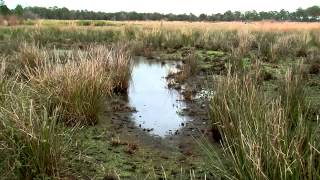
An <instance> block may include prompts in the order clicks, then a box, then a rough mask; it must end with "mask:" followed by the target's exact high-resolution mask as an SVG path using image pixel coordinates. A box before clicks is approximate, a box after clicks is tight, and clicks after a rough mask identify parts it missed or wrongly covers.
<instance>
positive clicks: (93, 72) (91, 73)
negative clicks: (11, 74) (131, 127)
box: [26, 46, 131, 124]
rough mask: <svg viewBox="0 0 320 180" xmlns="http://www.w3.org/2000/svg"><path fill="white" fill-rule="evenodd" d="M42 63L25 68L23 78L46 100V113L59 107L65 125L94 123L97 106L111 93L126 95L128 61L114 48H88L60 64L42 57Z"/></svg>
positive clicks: (72, 54)
mask: <svg viewBox="0 0 320 180" xmlns="http://www.w3.org/2000/svg"><path fill="white" fill-rule="evenodd" d="M54 57H56V56H54ZM43 63H44V64H43V65H41V67H37V68H34V67H33V66H26V72H28V73H27V75H26V77H28V78H27V79H28V80H29V81H30V84H31V85H32V86H33V87H34V88H36V89H38V91H39V92H41V93H43V95H44V96H46V97H47V98H48V99H50V102H51V104H50V105H49V107H50V108H49V109H52V108H54V107H59V106H61V108H62V113H61V114H60V116H61V117H60V118H61V119H63V120H64V121H65V122H66V123H67V124H78V123H81V124H95V123H97V120H98V114H99V112H100V111H101V108H100V107H101V103H102V102H103V101H104V100H106V99H107V98H108V97H110V96H111V95H112V93H114V92H126V90H127V88H128V81H129V78H130V75H131V69H130V65H129V63H130V58H129V56H128V54H126V53H125V51H124V49H117V47H113V48H111V49H110V48H108V47H106V46H90V47H89V48H88V49H86V50H84V51H81V50H76V51H75V52H74V53H71V54H70V55H69V56H68V57H66V59H64V60H63V61H61V60H60V59H54V60H50V55H49V54H45V55H44V62H43Z"/></svg>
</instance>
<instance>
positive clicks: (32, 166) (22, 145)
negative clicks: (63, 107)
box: [0, 79, 67, 179]
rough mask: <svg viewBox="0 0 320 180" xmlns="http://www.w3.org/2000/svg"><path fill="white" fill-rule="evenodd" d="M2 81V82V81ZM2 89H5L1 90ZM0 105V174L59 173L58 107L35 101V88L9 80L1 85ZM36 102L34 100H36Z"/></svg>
mask: <svg viewBox="0 0 320 180" xmlns="http://www.w3.org/2000/svg"><path fill="white" fill-rule="evenodd" d="M2 84H3V83H2ZM4 89H5V90H4ZM2 90H4V91H2V94H1V96H2V97H1V106H0V119H1V124H0V130H1V133H0V151H1V155H0V159H1V163H0V167H1V168H0V169H1V170H0V172H1V176H2V178H9V179H11V178H17V179H21V178H26V179H32V178H45V177H59V172H61V170H62V168H63V163H62V161H63V160H62V154H63V153H64V152H65V150H66V149H67V146H65V145H63V142H64V141H63V138H64V136H65V132H64V130H63V128H61V127H59V128H58V125H57V121H58V117H59V116H58V111H59V109H55V110H54V111H53V112H52V113H49V112H48V110H47V109H46V108H45V106H44V105H45V103H44V104H39V103H38V102H39V101H38V100H34V99H37V98H38V97H37V92H36V91H35V90H34V89H32V88H31V87H29V86H27V85H25V84H21V83H18V82H15V81H12V80H9V79H8V80H6V83H5V86H2ZM36 102H37V103H36Z"/></svg>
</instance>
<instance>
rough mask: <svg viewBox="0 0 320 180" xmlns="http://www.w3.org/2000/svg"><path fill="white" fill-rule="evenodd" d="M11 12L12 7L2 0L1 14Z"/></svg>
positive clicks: (0, 5)
mask: <svg viewBox="0 0 320 180" xmlns="http://www.w3.org/2000/svg"><path fill="white" fill-rule="evenodd" d="M10 13H11V11H10V9H9V8H8V7H7V5H5V3H4V1H3V0H0V15H4V16H6V15H9V14H10Z"/></svg>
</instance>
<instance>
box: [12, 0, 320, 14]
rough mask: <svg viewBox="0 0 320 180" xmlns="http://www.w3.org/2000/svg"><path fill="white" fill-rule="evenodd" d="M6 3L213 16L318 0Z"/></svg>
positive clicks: (24, 0)
mask: <svg viewBox="0 0 320 180" xmlns="http://www.w3.org/2000/svg"><path fill="white" fill-rule="evenodd" d="M6 4H7V5H8V6H9V7H10V8H14V7H15V6H16V5H17V4H22V5H23V6H44V7H52V6H58V7H67V8H69V9H87V10H94V11H104V12H117V11H137V12H161V13H175V14H178V13H187V14H188V13H194V14H200V13H207V14H212V13H217V12H225V11H227V10H232V11H235V10H239V11H248V10H257V11H270V10H280V9H285V10H289V11H294V10H296V9H297V8H299V7H302V8H306V7H309V6H312V5H316V4H318V5H319V4H320V2H319V0H90V1H89V0H7V1H6Z"/></svg>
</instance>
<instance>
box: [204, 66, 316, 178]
mask: <svg viewBox="0 0 320 180" xmlns="http://www.w3.org/2000/svg"><path fill="white" fill-rule="evenodd" d="M299 79H300V76H299V74H295V73H293V72H292V71H288V73H287V75H286V79H285V81H284V83H283V92H281V93H280V95H279V96H277V97H276V98H268V97H267V96H266V95H265V94H264V93H263V91H261V89H260V88H259V86H258V85H257V83H256V82H255V80H254V78H251V77H250V76H247V75H243V76H239V75H232V74H230V73H229V74H228V76H227V77H225V78H223V79H222V80H221V81H220V82H218V84H217V89H216V93H215V95H214V97H213V99H212V101H211V119H212V121H213V123H214V126H215V127H217V128H218V130H219V132H220V134H221V135H222V142H221V143H222V146H223V150H224V151H223V157H219V156H217V154H215V153H214V152H212V151H208V153H209V154H210V158H211V160H212V161H211V163H210V165H211V166H212V169H213V170H214V172H215V173H217V175H220V176H222V177H225V178H227V179H318V178H319V177H320V171H319V170H320V151H319V150H320V147H319V143H317V142H318V141H319V138H320V137H319V128H318V127H319V124H318V123H319V122H318V121H312V120H310V119H307V112H306V109H305V108H304V107H305V105H304V104H305V102H304V93H303V86H302V85H301V83H300V80H299Z"/></svg>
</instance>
